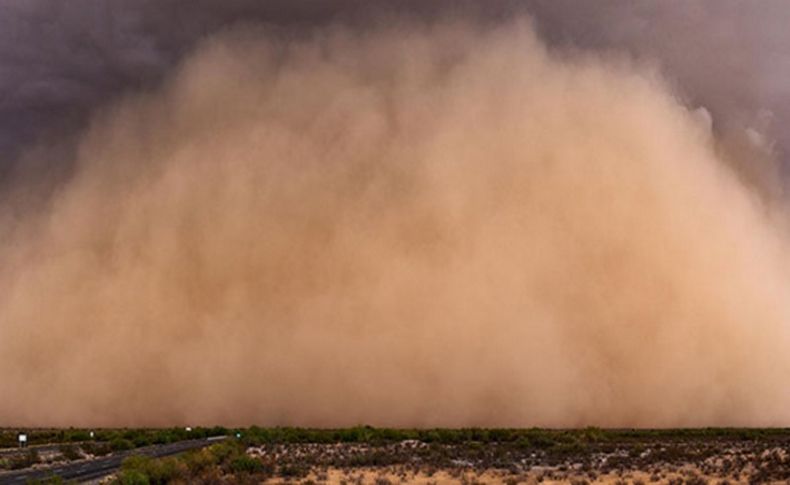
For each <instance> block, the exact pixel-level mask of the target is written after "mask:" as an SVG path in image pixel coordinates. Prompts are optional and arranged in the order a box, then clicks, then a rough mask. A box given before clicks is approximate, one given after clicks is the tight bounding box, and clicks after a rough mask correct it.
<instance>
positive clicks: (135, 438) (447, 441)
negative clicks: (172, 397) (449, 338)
mask: <svg viewBox="0 0 790 485" xmlns="http://www.w3.org/2000/svg"><path fill="white" fill-rule="evenodd" d="M83 432H84V431H82V430H41V431H34V432H32V433H31V436H35V437H36V440H37V441H38V442H39V443H42V442H43V440H45V439H46V438H45V437H49V438H48V439H63V438H66V440H65V441H63V442H61V443H60V445H58V446H57V447H55V448H54V451H53V453H56V454H58V456H59V457H58V458H57V460H73V459H81V458H89V457H91V456H99V455H102V454H109V453H114V452H117V451H122V450H126V449H127V447H136V446H143V445H146V444H156V443H168V442H173V441H177V440H183V439H190V438H196V437H206V436H216V435H227V436H229V439H226V440H224V441H222V442H218V443H216V444H214V445H212V446H209V447H207V448H203V449H200V450H195V451H190V452H187V453H183V454H181V455H177V456H172V457H166V458H159V459H154V458H149V457H145V456H139V455H132V456H130V457H128V458H126V459H125V460H124V461H123V464H122V467H121V469H120V470H119V471H118V472H117V473H116V474H115V475H113V476H112V477H110V478H108V479H106V480H105V481H106V482H112V483H115V484H121V485H131V484H166V483H206V484H209V483H212V484H213V483H304V484H308V483H331V484H334V483H337V484H340V483H346V484H352V483H359V484H362V483H369V484H376V485H385V484H388V483H423V484H429V483H435V484H442V483H459V484H466V483H576V484H583V483H634V484H636V483H672V484H680V483H764V482H778V481H785V480H788V479H790V457H788V453H787V450H788V449H790V429H735V428H732V429H729V428H702V429H673V430H646V429H638V430H634V429H619V430H612V429H599V428H585V429H576V430H550V429H480V428H467V429H386V428H373V427H369V426H359V427H354V428H344V429H308V428H287V427H280V428H260V427H252V428H248V429H225V428H196V429H193V430H191V431H187V430H185V429H175V428H171V429H162V430H147V429H143V430H131V429H127V430H102V431H97V432H95V440H94V441H91V440H88V441H81V440H80V439H79V438H82V437H84V435H83V434H82V433H83ZM50 460H51V459H50ZM41 461H44V460H43V459H42V456H39V454H38V453H37V452H36V449H35V448H30V449H28V450H25V451H23V452H20V453H19V454H17V455H14V456H13V457H12V458H10V459H8V458H7V459H6V463H5V467H6V468H20V467H28V466H34V465H35V466H41V465H38V463H39V462H41ZM52 480H54V481H53V482H52V483H58V482H57V480H58V478H57V477H53V478H52Z"/></svg>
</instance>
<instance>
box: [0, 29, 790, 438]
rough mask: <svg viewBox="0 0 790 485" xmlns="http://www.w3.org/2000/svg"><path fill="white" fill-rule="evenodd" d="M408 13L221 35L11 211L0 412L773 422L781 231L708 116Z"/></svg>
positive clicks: (778, 396) (295, 419) (452, 422)
mask: <svg viewBox="0 0 790 485" xmlns="http://www.w3.org/2000/svg"><path fill="white" fill-rule="evenodd" d="M413 24H414V23H413V22H409V21H403V20H401V21H397V22H395V26H387V27H384V26H381V27H376V28H369V29H364V30H360V29H344V28H339V27H338V28H329V29H325V30H321V31H317V32H315V33H313V34H312V35H311V36H310V37H309V38H290V39H288V38H284V37H282V36H281V37H277V36H274V35H269V34H267V33H266V32H263V31H261V30H259V29H256V28H246V29H235V30H233V31H229V32H226V33H224V34H222V35H220V36H218V37H215V38H213V39H211V40H209V41H207V42H205V44H204V45H203V46H202V47H201V48H200V49H199V50H198V51H197V52H196V53H195V54H194V55H193V56H192V57H191V58H190V59H189V60H188V61H187V62H186V63H185V64H184V65H183V67H182V68H181V69H180V70H179V72H178V73H177V74H176V75H175V76H173V77H172V79H170V80H169V82H168V83H167V84H166V85H165V86H163V87H162V88H161V89H160V90H159V91H158V92H154V93H145V94H138V95H135V96H132V97H129V98H127V99H126V100H125V101H123V102H122V103H120V104H118V105H115V106H113V107H109V108H106V109H105V110H104V111H103V112H101V113H100V114H98V115H97V116H96V119H95V120H94V122H93V124H92V127H91V128H90V129H89V130H88V132H87V133H85V134H84V136H83V138H82V141H81V142H80V148H79V154H78V161H77V165H76V169H75V171H74V173H73V174H72V175H71V177H70V178H69V180H68V181H66V182H63V183H61V184H60V185H59V186H58V189H57V190H56V191H55V193H54V194H53V195H52V196H51V197H50V198H49V199H48V202H47V203H46V204H33V203H32V202H30V200H32V199H33V198H34V195H31V194H30V191H27V192H26V191H25V190H24V187H23V188H22V189H21V190H16V191H14V193H13V197H12V196H8V197H7V198H6V200H5V202H4V204H3V209H2V213H0V217H1V218H2V219H0V220H2V226H0V227H2V232H1V233H0V265H1V266H0V267H1V268H2V269H0V376H2V378H1V379H0V396H3V399H2V400H0V421H2V422H3V423H5V424H8V425H11V424H14V425H25V424H38V425H75V426H78V425H168V424H174V423H190V424H191V423H202V424H214V423H222V424H253V423H254V424H262V425H284V424H298V425H313V426H342V425H353V424H359V423H368V424H373V425H388V426H478V425H479V426H583V425H599V426H691V425H733V426H735V425H777V424H784V425H786V424H788V422H789V420H790V388H788V387H787V385H786V382H787V377H788V375H790V374H789V372H790V358H789V357H788V354H787V349H788V344H789V343H790V342H789V341H788V340H790V339H788V335H789V334H790V329H789V328H788V319H789V317H790V300H787V298H786V291H787V288H788V286H787V284H788V282H790V273H788V267H787V265H786V258H787V249H788V242H787V238H786V237H785V235H784V233H783V231H784V229H783V228H782V227H781V226H780V225H779V224H778V223H777V222H776V221H775V220H776V219H778V215H777V214H779V213H780V212H781V211H780V209H779V208H778V207H777V204H775V203H771V202H766V200H765V198H764V197H761V196H760V195H758V194H756V193H754V192H753V191H752V190H751V189H749V188H747V187H746V186H744V185H743V184H742V182H740V181H739V179H738V177H737V176H736V175H735V174H734V172H733V170H732V169H731V168H730V167H731V164H729V163H725V161H724V160H725V159H726V157H727V155H726V154H724V153H722V150H721V148H720V146H721V144H720V143H719V142H718V141H717V140H716V137H715V135H714V134H713V132H712V131H711V128H710V123H709V120H706V119H705V116H704V113H703V114H700V112H697V111H695V110H694V109H693V108H694V107H687V106H684V105H683V104H682V103H681V102H680V101H678V99H677V98H676V97H675V96H674V95H673V94H672V91H671V89H670V88H669V87H667V86H666V84H665V83H664V82H663V81H662V78H661V76H660V75H659V74H658V73H657V72H655V71H654V70H652V69H651V68H650V67H649V66H643V65H633V64H632V63H629V62H628V61H627V60H625V59H621V58H601V57H596V56H593V55H582V54H579V53H576V54H574V53H569V52H551V51H549V50H547V49H546V48H545V47H544V45H543V44H542V42H541V41H540V40H539V39H537V38H536V36H535V35H534V34H533V32H532V29H531V28H530V26H529V24H528V23H527V22H513V23H511V24H508V25H500V26H497V27H492V26H488V27H475V26H473V25H470V24H469V23H467V22H461V21H458V22H441V23H438V24H434V25H424V24H420V25H413ZM28 156H30V157H35V151H33V152H30V154H29V155H28ZM31 190H32V189H31ZM31 207H32V208H31Z"/></svg>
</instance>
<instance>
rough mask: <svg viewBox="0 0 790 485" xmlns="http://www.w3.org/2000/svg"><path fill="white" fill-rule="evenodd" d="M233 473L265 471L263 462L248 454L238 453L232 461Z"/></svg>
mask: <svg viewBox="0 0 790 485" xmlns="http://www.w3.org/2000/svg"><path fill="white" fill-rule="evenodd" d="M230 469H231V471H233V473H260V472H262V471H263V462H261V460H259V459H257V458H253V457H251V456H249V455H247V454H242V455H238V456H236V457H235V458H233V459H232V460H231V461H230Z"/></svg>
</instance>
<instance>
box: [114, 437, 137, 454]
mask: <svg viewBox="0 0 790 485" xmlns="http://www.w3.org/2000/svg"><path fill="white" fill-rule="evenodd" d="M133 448H134V443H132V442H131V441H129V440H127V439H124V438H115V439H113V440H112V441H110V450H112V451H125V450H131V449H133Z"/></svg>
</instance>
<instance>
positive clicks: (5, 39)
mask: <svg viewBox="0 0 790 485" xmlns="http://www.w3.org/2000/svg"><path fill="white" fill-rule="evenodd" d="M376 3H377V2H361V1H353V0H336V1H333V2H321V1H315V0H313V1H310V0H308V1H305V0H303V1H296V2H294V1H284V0H283V1H267V2H259V1H253V0H231V1H218V0H200V1H183V0H164V1H162V0H159V1H153V0H117V1H113V2H106V1H101V0H72V1H69V2H63V1H61V0H6V1H4V2H3V3H2V4H0V153H2V155H0V169H3V168H4V169H6V170H7V169H8V168H9V166H10V165H12V160H13V159H14V158H15V157H16V153H17V151H18V150H19V149H20V148H21V147H24V146H26V145H28V144H30V143H31V142H33V141H37V140H40V139H42V138H43V139H46V140H50V141H51V140H53V139H54V138H55V135H58V134H63V133H73V132H74V131H78V130H79V129H80V128H81V127H82V125H83V124H84V122H85V120H86V119H87V118H86V117H87V115H88V114H89V113H90V112H91V111H92V110H94V109H96V108H97V107H99V106H102V105H104V104H106V103H107V102H108V101H109V100H110V99H113V98H115V97H117V96H119V95H121V94H122V93H124V92H126V91H128V90H136V89H140V88H143V87H150V86H151V85H153V84H155V83H156V82H158V81H159V80H160V79H161V77H162V76H163V75H164V74H166V73H167V72H169V71H170V70H171V69H172V68H173V67H174V66H175V65H176V63H177V61H178V59H180V58H181V57H182V56H183V55H184V54H185V53H186V52H188V51H189V50H190V49H192V48H193V47H194V45H195V43H196V42H197V41H199V40H200V39H201V38H204V37H205V36H206V35H207V34H209V33H211V32H215V31H217V30H219V29H222V28H224V27H227V26H228V25H232V24H234V23H237V22H262V23H265V24H268V25H270V26H272V27H273V26H278V27H280V28H286V29H289V30H290V31H291V32H293V33H296V34H298V33H299V32H304V31H306V30H308V27H309V25H314V24H325V23H329V22H332V21H336V20H339V19H342V20H344V21H346V22H349V21H351V22H357V23H359V22H362V21H363V20H361V19H365V18H367V16H366V12H370V11H374V10H384V9H385V8H386V10H388V11H395V12H401V13H402V12H409V13H410V14H411V15H416V16H422V17H446V16H447V15H449V14H453V15H458V14H460V13H461V12H467V14H468V15H470V16H474V17H477V18H490V19H497V18H502V17H507V16H509V14H510V13H512V12H514V11H523V10H526V11H528V12H530V13H531V14H532V15H533V16H534V17H535V18H536V21H537V24H538V27H539V29H540V31H541V33H542V34H543V35H544V37H545V38H547V39H548V40H549V41H550V43H553V44H555V45H558V44H562V45H572V46H575V47H579V48H584V49H597V50H600V49H616V50H624V51H628V52H631V53H632V54H633V55H636V56H640V57H643V58H647V59H651V60H654V61H655V62H658V63H660V64H661V65H662V67H663V68H664V69H665V71H666V74H667V75H668V76H670V77H671V78H674V79H675V80H676V82H677V84H678V86H679V87H680V92H682V93H684V94H685V95H686V96H688V97H689V99H690V100H691V102H692V103H699V104H701V105H704V106H706V107H707V108H708V109H710V110H711V111H712V112H713V113H714V117H715V119H716V123H717V128H718V129H721V130H724V131H729V132H738V131H740V132H743V131H744V130H746V129H748V128H750V127H751V128H756V129H759V130H761V131H765V132H768V133H767V134H768V135H769V137H770V138H772V139H777V140H778V142H779V148H780V149H782V150H785V148H786V147H788V146H790V135H788V134H786V133H787V130H781V129H779V127H780V126H783V125H784V124H786V122H787V120H788V119H790V93H788V90H790V88H789V87H788V83H786V82H785V79H786V78H787V74H788V73H789V72H790V34H787V31H786V29H785V26H786V25H787V24H788V22H789V21H790V14H789V13H788V11H787V10H788V9H787V8H786V3H785V2H783V1H782V0H766V1H761V2H759V3H747V2H738V1H735V0H724V1H719V0H690V1H669V2H647V1H642V2H630V1H622V0H606V1H596V2H581V1H573V0H550V1H547V0H527V1H523V2H519V1H513V0H494V1H487V2H464V3H463V5H464V6H463V7H461V6H460V5H462V4H461V3H460V2H449V1H448V2H445V1H440V2H419V1H396V2H378V5H374V4H376ZM382 6H384V7H382ZM61 163H62V164H66V163H67V162H66V161H61Z"/></svg>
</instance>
